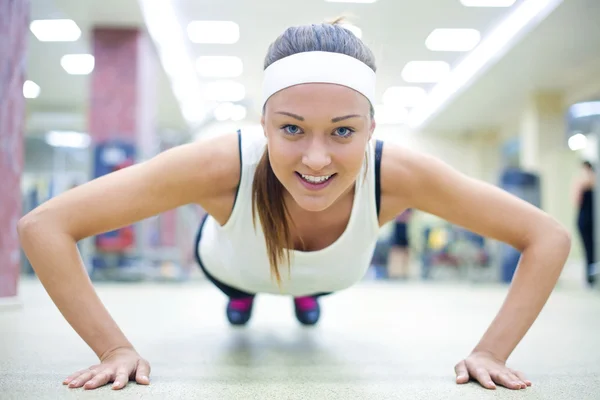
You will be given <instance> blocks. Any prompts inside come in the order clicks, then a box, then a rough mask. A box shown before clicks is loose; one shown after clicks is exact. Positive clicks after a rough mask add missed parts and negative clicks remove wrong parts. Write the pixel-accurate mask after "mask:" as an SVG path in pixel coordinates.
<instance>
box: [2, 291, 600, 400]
mask: <svg viewBox="0 0 600 400" xmlns="http://www.w3.org/2000/svg"><path fill="white" fill-rule="evenodd" d="M96 288H97V290H98V293H99V295H100V297H101V298H102V300H103V301H104V302H105V304H106V306H107V307H108V309H109V310H110V312H111V313H112V315H113V317H114V318H115V319H116V320H117V322H118V323H119V324H120V326H121V328H122V329H123V330H124V332H125V333H126V335H127V336H128V337H129V339H130V340H131V341H132V342H133V343H134V345H135V346H136V347H137V349H138V351H139V352H140V353H141V354H142V356H143V357H145V358H147V359H148V360H149V361H150V363H151V366H152V374H151V377H150V378H151V385H150V386H138V385H136V384H135V383H130V384H129V385H128V386H127V387H126V388H125V389H124V390H122V391H120V392H117V391H112V390H111V389H110V386H105V387H103V388H100V389H97V390H94V391H84V390H83V389H68V388H67V387H66V386H63V385H62V384H61V382H62V380H63V379H64V378H65V377H67V376H68V375H69V374H71V373H72V372H74V371H76V370H79V369H83V368H87V367H88V366H90V365H92V364H95V363H96V362H97V360H96V358H95V356H94V354H93V353H92V352H91V350H89V348H88V347H87V345H86V344H85V343H84V342H83V341H82V340H81V339H80V338H79V337H78V336H77V335H76V334H75V332H74V331H73V330H72V329H71V328H70V326H69V325H68V324H67V323H66V322H65V320H64V319H63V318H62V316H61V315H60V313H59V312H58V310H57V309H56V308H55V306H54V305H53V303H52V302H51V300H50V299H49V297H48V296H47V294H46V293H45V291H44V289H43V288H42V287H41V285H40V284H39V283H37V282H36V281H35V280H25V281H23V282H22V284H21V288H20V298H21V300H22V307H20V308H16V309H12V310H0V334H1V338H2V340H1V341H0V393H1V395H0V397H1V398H2V399H3V400H9V399H11V400H12V399H18V400H23V399H57V398H69V399H70V398H85V399H100V398H101V399H107V398H119V399H129V398H144V399H152V398H157V399H166V398H172V399H186V398H202V399H261V400H262V399H270V398H284V399H302V400H305V399H320V400H324V399H345V400H346V399H378V400H383V399H399V398H407V399H408V398H409V399H461V400H464V399H478V400H479V399H487V398H501V399H577V400H583V399H598V398H599V396H600V395H599V393H600V295H599V294H600V293H597V292H596V293H594V292H591V291H586V290H584V289H581V288H576V287H560V286H559V287H558V288H557V289H556V291H555V292H554V294H553V295H552V297H551V299H550V301H549V303H548V304H547V306H546V308H545V309H544V311H543V312H542V314H541V316H540V318H539V319H538V320H537V321H536V323H535V324H534V326H533V327H532V329H531V330H530V332H529V333H528V335H527V336H526V337H525V339H524V340H523V342H522V343H521V344H520V345H519V347H518V348H517V349H516V351H515V352H514V353H513V355H512V357H511V358H510V360H509V365H510V366H512V367H513V368H515V369H518V370H521V371H523V372H524V373H525V374H526V375H527V377H528V378H529V379H530V380H532V381H533V386H532V387H530V388H528V389H526V390H522V391H510V390H507V389H504V388H498V389H497V390H496V391H487V390H485V389H483V388H481V387H480V386H479V385H477V384H475V383H469V384H467V385H461V386H458V385H456V384H455V383H454V371H453V368H454V365H455V364H456V362H458V361H459V360H460V359H461V358H462V357H464V356H465V355H467V354H468V352H469V351H470V350H471V348H472V347H473V346H474V345H475V343H476V342H477V340H478V339H479V338H480V336H481V335H482V333H483V332H484V330H485V329H486V328H487V326H488V324H489V323H490V321H491V320H492V319H493V317H494V315H495V313H496V311H497V310H498V308H499V307H500V305H501V303H502V301H503V299H504V295H505V293H506V290H507V288H506V287H505V286H497V285H484V286H473V285H468V284H457V283H454V284H450V283H427V284H424V283H406V282H405V283H388V282H383V283H379V282H363V283H361V284H360V285H358V286H356V287H354V288H352V289H349V290H347V291H344V292H341V293H337V294H335V295H333V296H330V297H328V298H323V299H322V306H323V313H322V320H321V322H320V324H319V325H318V326H317V327H314V328H303V327H301V326H299V325H298V323H297V322H296V321H295V319H294V316H293V312H292V303H291V300H290V299H289V298H286V297H276V296H262V297H259V298H258V299H257V302H256V304H255V313H254V316H253V319H252V320H251V322H250V324H249V325H248V326H247V327H245V328H231V327H230V326H228V324H227V322H226V319H225V316H224V305H225V299H224V297H223V296H222V295H221V293H220V292H218V291H217V290H216V289H215V288H213V287H212V286H210V285H209V284H207V283H204V282H191V283H186V284H181V285H174V284H120V285H119V284H98V285H96Z"/></svg>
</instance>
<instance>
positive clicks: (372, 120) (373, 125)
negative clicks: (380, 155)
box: [369, 118, 377, 140]
mask: <svg viewBox="0 0 600 400" xmlns="http://www.w3.org/2000/svg"><path fill="white" fill-rule="evenodd" d="M375 128H377V123H376V122H375V118H371V126H370V127H369V140H371V138H373V132H375Z"/></svg>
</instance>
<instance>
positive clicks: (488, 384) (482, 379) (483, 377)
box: [472, 368, 496, 389]
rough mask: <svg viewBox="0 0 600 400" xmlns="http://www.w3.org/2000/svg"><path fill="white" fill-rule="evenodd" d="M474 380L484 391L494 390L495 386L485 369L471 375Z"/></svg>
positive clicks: (477, 370) (479, 369)
mask: <svg viewBox="0 0 600 400" xmlns="http://www.w3.org/2000/svg"><path fill="white" fill-rule="evenodd" d="M472 375H473V376H474V377H475V379H477V381H478V382H479V383H480V384H481V386H483V387H484V388H486V389H496V384H495V383H494V381H493V380H492V377H491V376H490V374H489V372H488V371H487V370H486V369H483V368H478V369H476V370H475V373H474V374H472Z"/></svg>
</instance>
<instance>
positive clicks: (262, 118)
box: [260, 114, 267, 136]
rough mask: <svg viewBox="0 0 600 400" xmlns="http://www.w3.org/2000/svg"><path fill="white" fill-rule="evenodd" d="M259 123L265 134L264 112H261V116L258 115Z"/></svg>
mask: <svg viewBox="0 0 600 400" xmlns="http://www.w3.org/2000/svg"><path fill="white" fill-rule="evenodd" d="M260 125H261V126H262V128H263V134H264V135H265V136H267V130H266V129H265V114H263V115H262V117H260Z"/></svg>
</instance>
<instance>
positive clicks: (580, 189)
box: [574, 161, 596, 286]
mask: <svg viewBox="0 0 600 400" xmlns="http://www.w3.org/2000/svg"><path fill="white" fill-rule="evenodd" d="M595 185H596V175H595V173H594V167H593V166H592V164H591V163H590V162H589V161H584V162H583V163H582V174H581V177H580V178H579V180H578V181H577V182H576V184H575V189H574V192H575V204H576V205H577V208H578V212H577V227H578V229H579V234H580V235H581V241H582V242H583V247H584V249H585V261H586V262H585V276H586V280H587V283H588V285H589V286H593V285H594V282H595V280H596V277H595V275H594V272H593V268H594V263H595V262H596V259H595V257H594V236H595V235H594V186H595Z"/></svg>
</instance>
